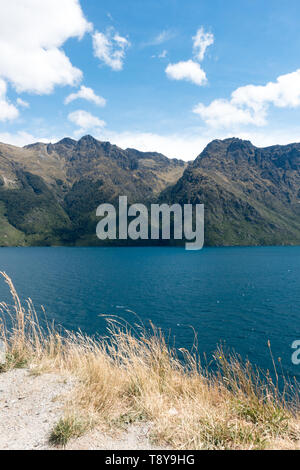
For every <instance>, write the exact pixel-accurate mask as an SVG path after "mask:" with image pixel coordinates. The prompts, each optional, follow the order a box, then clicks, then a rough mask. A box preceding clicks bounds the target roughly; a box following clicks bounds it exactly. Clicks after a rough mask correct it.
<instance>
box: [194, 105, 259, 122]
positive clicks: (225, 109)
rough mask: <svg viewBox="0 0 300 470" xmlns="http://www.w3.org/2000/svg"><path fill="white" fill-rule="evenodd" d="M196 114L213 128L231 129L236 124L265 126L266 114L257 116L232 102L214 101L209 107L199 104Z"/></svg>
mask: <svg viewBox="0 0 300 470" xmlns="http://www.w3.org/2000/svg"><path fill="white" fill-rule="evenodd" d="M193 111H194V113H196V114H199V116H200V117H201V118H202V119H203V121H205V122H206V124H208V125H209V126H211V127H231V126H234V125H236V124H254V125H264V124H265V118H264V113H259V114H256V113H254V112H253V111H252V110H251V109H247V108H245V109H244V108H239V107H238V106H236V105H235V104H233V103H232V101H227V100H214V101H212V103H211V104H210V105H209V106H204V105H203V104H202V103H199V104H198V105H197V106H195V108H194V110H193Z"/></svg>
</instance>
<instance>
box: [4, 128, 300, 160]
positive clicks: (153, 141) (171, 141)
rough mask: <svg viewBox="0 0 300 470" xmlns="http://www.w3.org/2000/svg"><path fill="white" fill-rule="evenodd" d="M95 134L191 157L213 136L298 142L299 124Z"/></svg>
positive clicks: (28, 140) (10, 140) (18, 138)
mask: <svg viewBox="0 0 300 470" xmlns="http://www.w3.org/2000/svg"><path fill="white" fill-rule="evenodd" d="M84 133H85V130H83V129H79V130H78V131H76V132H75V134H74V137H75V138H80V137H82V135H84ZM93 135H94V136H95V138H97V139H99V140H102V141H110V142H111V143H112V144H116V145H118V146H119V147H121V148H128V147H130V148H136V149H138V150H141V151H156V152H159V153H162V154H164V155H166V156H167V157H170V158H173V157H176V158H181V159H182V160H186V161H188V160H194V159H195V158H196V157H197V156H198V155H199V154H200V153H201V152H202V150H203V149H204V148H205V147H206V145H207V144H208V143H209V142H211V141H212V140H213V139H216V138H217V139H226V138H229V137H239V138H241V139H246V140H250V141H251V142H252V143H253V144H254V145H256V146H258V147H266V146H269V145H276V144H281V145H285V144H289V143H291V142H300V126H298V128H297V127H293V128H289V129H288V130H285V129H264V130H262V129H260V130H255V131H253V130H251V131H243V132H241V131H240V132H235V133H234V135H233V133H232V132H231V131H226V130H223V131H219V132H218V133H216V131H215V129H208V128H199V129H191V130H185V131H183V132H182V133H180V134H178V133H176V134H167V135H160V134H155V133H151V132H134V131H132V132H131V131H127V132H114V131H111V130H109V129H100V128H99V127H98V128H96V129H94V130H93ZM65 136H66V135H65V134H62V135H61V134H59V135H56V136H47V135H46V136H45V133H43V134H39V133H34V134H32V133H29V132H27V131H22V130H21V131H18V132H14V133H8V132H6V133H0V142H5V143H7V144H11V145H17V146H20V147H21V146H24V145H28V144H32V143H34V142H44V143H49V142H52V143H55V142H58V141H59V140H61V139H62V138H63V137H65Z"/></svg>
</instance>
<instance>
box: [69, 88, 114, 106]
mask: <svg viewBox="0 0 300 470" xmlns="http://www.w3.org/2000/svg"><path fill="white" fill-rule="evenodd" d="M78 99H83V100H87V101H90V102H91V103H94V104H96V105H97V106H105V105H106V99H105V98H103V97H102V96H98V95H96V93H95V92H94V90H93V89H92V88H88V87H86V86H83V85H82V86H81V87H80V89H79V90H78V91H77V92H76V93H71V94H70V95H69V96H67V97H66V99H65V101H64V103H65V104H69V103H71V102H72V101H75V100H78Z"/></svg>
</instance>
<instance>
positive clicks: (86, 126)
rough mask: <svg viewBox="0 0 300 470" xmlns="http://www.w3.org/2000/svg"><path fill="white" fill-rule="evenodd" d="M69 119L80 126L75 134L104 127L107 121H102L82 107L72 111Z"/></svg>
mask: <svg viewBox="0 0 300 470" xmlns="http://www.w3.org/2000/svg"><path fill="white" fill-rule="evenodd" d="M68 119H69V121H70V122H72V123H73V124H76V126H78V127H79V129H77V130H76V131H75V135H79V134H82V133H85V132H86V131H88V130H91V129H99V128H103V127H104V126H105V125H106V123H105V121H102V120H101V119H99V118H98V117H97V116H94V115H93V114H91V113H89V112H87V111H83V110H81V109H79V110H78V111H74V112H73V113H70V114H69V115H68Z"/></svg>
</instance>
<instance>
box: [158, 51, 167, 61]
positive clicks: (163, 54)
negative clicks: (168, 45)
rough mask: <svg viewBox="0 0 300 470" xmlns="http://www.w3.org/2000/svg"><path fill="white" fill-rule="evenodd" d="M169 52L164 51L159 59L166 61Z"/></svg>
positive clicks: (159, 55)
mask: <svg viewBox="0 0 300 470" xmlns="http://www.w3.org/2000/svg"><path fill="white" fill-rule="evenodd" d="M167 54H168V51H167V50H166V49H164V50H163V51H162V52H161V53H160V54H158V58H159V59H165V57H167Z"/></svg>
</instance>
